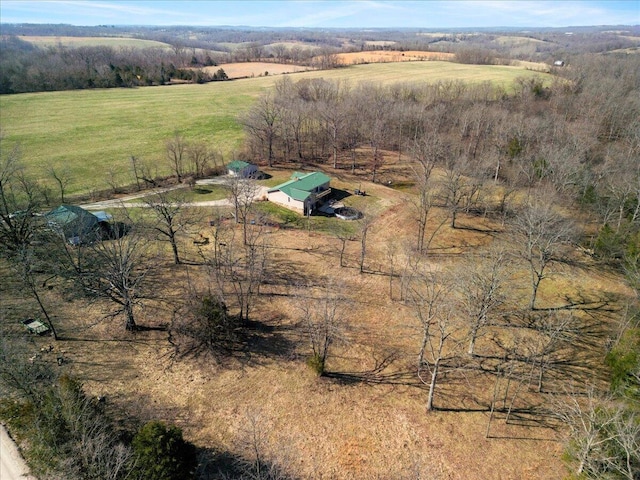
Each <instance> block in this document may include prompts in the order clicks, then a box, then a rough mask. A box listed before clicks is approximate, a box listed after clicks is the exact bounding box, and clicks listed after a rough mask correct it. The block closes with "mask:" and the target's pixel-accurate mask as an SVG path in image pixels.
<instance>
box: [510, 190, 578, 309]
mask: <svg viewBox="0 0 640 480" xmlns="http://www.w3.org/2000/svg"><path fill="white" fill-rule="evenodd" d="M535 195H536V196H535V197H533V198H529V199H528V201H527V203H526V204H525V205H524V207H523V208H522V210H521V211H520V213H519V214H518V215H517V216H516V217H515V219H514V220H513V231H514V234H515V237H516V238H515V243H516V245H517V248H518V252H519V255H520V256H521V257H522V258H523V259H524V260H525V261H526V262H527V264H528V265H529V270H530V273H531V290H532V291H531V300H530V302H529V307H530V308H531V309H532V310H535V308H536V298H537V296H538V289H539V288H540V283H541V282H542V280H544V279H545V278H548V277H549V275H550V274H551V272H550V270H549V267H550V266H551V264H552V263H553V262H554V261H557V260H559V259H560V256H561V254H562V253H563V249H564V248H565V247H566V246H567V245H568V244H569V243H570V241H571V240H572V239H573V237H574V232H575V228H574V225H573V222H571V220H570V219H568V218H566V217H564V216H562V215H561V214H560V213H559V212H558V210H557V207H556V204H554V203H553V198H554V197H553V195H552V194H551V193H546V194H545V193H542V192H541V193H536V194H535Z"/></svg>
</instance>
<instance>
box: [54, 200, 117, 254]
mask: <svg viewBox="0 0 640 480" xmlns="http://www.w3.org/2000/svg"><path fill="white" fill-rule="evenodd" d="M45 219H46V221H47V224H48V225H49V227H50V228H52V229H53V230H55V231H56V232H58V233H60V235H62V236H64V238H65V239H67V241H68V242H69V243H71V244H72V245H79V244H80V243H85V242H86V243H90V242H92V241H95V240H96V239H97V238H100V237H101V235H102V233H103V232H108V231H109V228H110V227H109V221H110V220H111V215H109V214H108V213H106V212H95V213H91V212H89V211H87V210H85V209H83V208H80V207H76V206H75V205H60V206H59V207H58V208H56V209H55V210H51V211H50V212H49V213H47V214H45Z"/></svg>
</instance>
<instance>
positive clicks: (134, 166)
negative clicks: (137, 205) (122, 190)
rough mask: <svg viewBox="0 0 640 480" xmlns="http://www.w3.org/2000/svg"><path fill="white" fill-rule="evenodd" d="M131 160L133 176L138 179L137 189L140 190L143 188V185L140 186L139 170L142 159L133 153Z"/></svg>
mask: <svg viewBox="0 0 640 480" xmlns="http://www.w3.org/2000/svg"><path fill="white" fill-rule="evenodd" d="M130 160H131V168H132V170H133V178H135V180H136V187H137V190H138V191H140V190H142V187H141V186H140V173H139V172H138V168H139V163H140V160H139V159H138V158H137V157H136V156H135V155H131V157H130Z"/></svg>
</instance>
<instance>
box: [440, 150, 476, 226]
mask: <svg viewBox="0 0 640 480" xmlns="http://www.w3.org/2000/svg"><path fill="white" fill-rule="evenodd" d="M465 169H466V166H465V165H464V162H460V164H459V165H453V166H451V167H450V168H449V169H447V171H446V176H445V179H444V182H443V184H442V189H443V197H444V201H445V204H446V206H447V209H448V210H449V217H450V218H451V228H458V226H457V225H456V220H457V218H458V214H459V213H460V212H464V211H467V212H468V211H469V209H470V208H471V207H472V206H473V205H474V204H475V203H476V201H477V196H478V192H479V189H480V184H479V183H478V182H477V181H475V180H474V179H472V178H470V177H467V176H465V175H464V173H463V171H464V170H465Z"/></svg>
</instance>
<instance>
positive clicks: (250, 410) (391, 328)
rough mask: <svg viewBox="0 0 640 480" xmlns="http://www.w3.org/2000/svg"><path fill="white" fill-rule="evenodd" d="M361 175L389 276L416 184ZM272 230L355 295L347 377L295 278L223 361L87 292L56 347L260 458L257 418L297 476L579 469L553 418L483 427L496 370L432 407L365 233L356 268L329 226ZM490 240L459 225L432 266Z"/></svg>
mask: <svg viewBox="0 0 640 480" xmlns="http://www.w3.org/2000/svg"><path fill="white" fill-rule="evenodd" d="M363 154H364V153H363ZM267 170H268V169H267ZM407 171H408V166H407V164H406V162H405V161H404V159H397V156H389V157H388V158H387V162H386V164H385V168H384V169H383V170H382V172H381V175H382V177H383V178H385V179H387V178H388V179H393V181H394V182H395V181H401V180H403V179H404V180H406V179H407V178H406V172H407ZM347 172H348V171H347V170H340V171H338V172H334V171H332V170H328V173H329V174H330V175H332V176H334V178H337V179H338V180H336V182H337V184H339V185H340V187H342V188H345V189H348V190H352V189H354V188H361V189H364V190H366V191H367V193H368V195H367V197H363V198H360V197H359V198H358V199H359V200H360V201H361V202H363V203H361V204H360V205H361V207H362V208H364V209H367V208H369V210H368V211H375V212H376V218H375V221H374V223H373V227H372V229H371V231H370V234H369V245H370V249H369V255H368V260H367V267H368V269H369V270H371V271H380V272H384V271H386V265H387V251H388V249H387V246H388V245H389V244H390V243H391V242H395V243H398V244H399V243H402V242H404V241H411V240H412V234H413V231H414V224H413V222H412V214H411V210H410V206H409V201H410V198H411V193H410V189H409V190H408V191H398V190H393V189H391V188H389V187H387V186H384V185H381V184H372V183H369V182H367V181H366V180H365V177H364V171H358V172H356V175H355V176H352V175H351V174H350V173H347ZM403 172H404V173H403ZM273 173H274V174H276V175H279V174H282V172H281V171H280V170H277V171H274V172H273ZM440 214H442V213H440ZM461 223H466V224H468V225H475V226H481V225H484V226H492V227H495V229H496V230H497V229H498V227H499V226H498V225H489V224H487V223H484V224H482V221H481V220H480V219H477V218H472V217H462V218H461ZM208 228H210V227H208V226H206V227H203V231H205V233H206V230H207V229H208ZM269 236H270V243H271V245H272V247H273V248H272V259H273V266H274V267H275V268H278V269H280V270H282V271H290V272H295V273H296V274H298V275H299V276H300V277H301V279H302V280H301V282H302V283H308V284H316V285H318V284H322V282H323V281H324V279H325V278H326V277H331V276H333V277H339V279H340V281H341V282H342V283H343V284H344V285H347V286H348V287H347V288H345V289H344V295H345V297H346V300H347V302H348V309H347V311H348V316H347V321H348V325H349V327H350V328H349V331H348V335H347V337H348V339H349V342H348V343H346V344H344V345H340V346H339V347H338V348H337V350H336V354H335V355H334V356H332V357H331V358H330V359H329V363H328V369H329V370H330V371H333V372H339V373H342V374H345V373H352V374H354V375H352V376H348V375H347V376H344V375H343V379H342V380H340V379H337V378H333V379H332V378H316V377H315V376H314V375H313V374H312V372H311V371H310V369H309V368H308V367H306V365H305V362H304V359H305V356H306V355H307V354H308V352H309V350H308V347H307V344H306V341H305V339H304V338H302V337H301V335H300V333H299V332H298V331H297V329H296V328H295V324H296V322H297V316H298V311H297V310H296V308H295V303H296V298H297V297H296V295H300V294H313V293H314V292H315V290H314V289H302V290H301V289H299V288H296V287H293V286H282V285H280V286H269V285H267V286H265V287H264V289H263V291H262V293H263V295H262V297H261V300H260V302H259V303H258V305H257V306H256V310H255V311H254V313H253V315H252V317H253V318H254V319H256V320H259V321H261V322H263V323H264V324H265V325H267V326H268V327H270V328H271V329H272V330H271V332H270V333H260V334H257V336H256V342H257V343H256V344H259V345H261V348H259V349H257V350H256V351H251V352H248V353H247V354H246V355H244V356H239V357H236V358H230V359H228V360H227V361H226V362H224V363H223V364H215V363H213V362H211V361H210V360H205V359H181V360H175V359H172V357H171V353H172V350H171V347H170V345H169V343H168V341H167V334H166V332H162V331H147V332H140V333H137V334H135V335H130V334H127V333H125V332H124V331H122V329H121V328H120V326H119V325H114V324H110V323H106V322H103V323H100V324H98V325H96V326H91V325H92V319H95V318H96V317H97V316H99V315H100V310H99V309H97V307H94V308H92V309H89V308H87V307H86V306H84V305H81V304H78V303H76V304H69V305H66V306H64V305H63V306H60V312H61V313H60V314H59V322H60V325H61V330H62V333H63V336H64V340H61V341H60V342H59V343H58V344H56V350H64V351H65V352H66V353H65V356H66V357H67V358H68V360H69V362H68V368H70V370H71V371H72V372H73V373H74V374H75V375H77V376H78V377H79V378H80V379H81V380H82V381H83V382H84V383H85V385H86V388H87V390H88V392H90V393H91V394H96V395H98V394H100V395H107V398H108V404H109V405H112V406H113V407H114V409H115V410H116V411H120V412H125V413H126V415H130V416H131V417H134V418H138V419H141V420H147V419H151V418H159V419H162V420H166V421H168V422H172V423H175V424H177V425H179V426H180V427H182V428H183V429H184V431H185V433H186V436H187V438H188V439H189V440H192V441H194V442H195V443H196V444H197V445H199V446H202V447H209V448H212V449H215V450H218V451H219V450H226V451H233V452H235V453H238V454H243V453H246V454H249V452H246V451H245V450H244V447H243V445H245V444H244V441H245V440H246V439H247V435H248V433H247V428H248V425H249V420H248V418H249V417H254V418H257V425H258V426H259V428H260V429H262V430H263V431H264V432H266V439H265V442H266V446H265V452H266V454H265V455H266V458H268V459H276V460H280V461H283V462H285V463H286V465H287V468H288V469H289V470H290V471H291V472H292V473H293V474H294V475H295V476H296V477H297V478H314V479H334V478H335V479H373V478H389V479H396V478H416V477H417V475H418V474H420V475H421V476H424V477H426V478H441V479H512V478H518V479H540V478H545V479H560V478H562V477H563V476H564V475H565V471H564V469H563V467H562V464H561V461H560V455H561V445H560V444H559V443H557V442H556V436H555V433H554V432H553V431H552V430H551V429H548V428H540V427H529V426H518V425H515V424H509V425H507V424H506V423H505V422H504V419H503V417H500V416H499V415H498V416H497V417H496V418H495V419H494V421H493V423H492V427H491V434H492V438H489V439H487V438H485V429H486V426H487V421H488V417H489V414H488V412H486V411H473V409H474V408H477V407H478V406H480V405H484V406H485V407H486V405H487V404H488V401H489V399H490V396H491V391H492V388H493V385H492V384H490V385H489V384H487V382H486V381H483V380H482V379H476V378H467V379H466V380H464V383H463V384H461V385H457V386H455V385H450V384H448V382H443V386H442V389H441V390H440V391H439V393H438V394H437V396H436V405H438V404H439V405H441V406H457V407H463V408H469V409H470V410H469V411H466V412H453V411H449V412H447V411H435V412H431V413H427V412H426V411H425V401H426V390H425V387H424V386H423V385H421V384H420V383H419V382H418V381H417V379H416V377H415V367H414V365H415V356H416V354H417V349H418V342H419V337H418V334H417V329H416V326H417V325H416V322H415V320H414V318H413V314H412V312H411V310H410V309H409V308H408V307H407V306H405V305H404V304H403V303H401V302H399V301H397V298H396V299H394V300H392V299H390V298H389V293H388V292H389V279H388V277H387V276H385V275H379V274H365V275H361V274H359V273H358V269H357V258H358V252H359V250H358V248H359V246H358V242H348V247H347V267H346V268H340V266H339V259H338V246H339V245H338V241H337V240H336V239H334V238H332V237H331V236H328V235H324V234H320V233H317V232H310V233H309V232H306V231H304V230H290V229H287V230H285V229H281V230H273V231H272V232H271V233H270V234H269ZM492 238H493V236H492V235H488V234H484V233H481V232H477V231H471V230H453V229H451V228H449V227H445V228H444V229H443V230H442V233H441V234H440V235H439V236H438V237H437V241H436V247H438V248H441V249H442V252H446V254H443V253H440V254H436V255H433V256H432V257H431V262H432V265H433V267H434V268H440V269H447V268H449V267H450V266H451V265H452V264H454V263H455V255H452V253H455V252H459V251H464V250H469V249H472V248H473V247H475V246H477V245H481V244H486V243H489V242H491V241H492ZM436 251H437V250H436ZM576 260H580V259H579V258H576ZM187 269H188V272H189V278H190V279H191V281H192V282H203V284H204V283H205V282H206V281H207V277H206V275H205V274H204V271H203V270H202V269H201V267H198V266H190V267H184V266H182V267H175V266H171V267H167V271H166V273H165V276H166V278H167V280H169V279H171V281H168V282H167V284H166V285H165V286H164V287H162V288H163V293H164V295H165V296H166V297H169V296H170V295H179V290H178V285H179V284H180V282H181V281H183V280H184V279H185V275H186V272H187ZM514 273H518V272H514ZM527 281H528V280H527V277H526V275H525V272H524V271H520V272H519V275H514V285H513V288H514V291H515V290H517V289H521V290H522V292H524V293H523V295H524V296H525V297H526V292H527V288H528V285H527ZM545 282H547V281H545ZM396 288H397V287H396ZM559 292H573V293H575V292H588V293H594V294H602V293H605V292H610V293H616V294H621V295H624V294H628V292H627V291H626V290H624V287H623V286H622V284H621V282H620V280H619V278H617V277H616V276H615V275H613V274H610V273H607V272H602V271H600V270H599V269H598V268H597V266H596V265H590V264H589V263H588V262H580V263H579V266H578V267H576V266H566V267H565V268H564V269H563V270H562V272H561V275H559V276H558V277H556V278H554V279H553V280H549V281H548V282H547V283H546V284H545V287H544V288H543V289H542V291H541V297H542V298H541V300H542V301H543V302H552V301H556V300H557V299H558V298H559V295H558V293H559ZM151 307H153V306H151ZM151 307H150V308H149V309H147V310H145V311H143V312H141V317H140V320H141V324H143V325H149V326H153V325H158V324H161V323H166V322H168V319H169V311H168V309H167V307H162V308H161V307H159V306H158V305H156V306H155V307H154V308H151ZM383 358H392V359H393V361H392V362H390V364H389V365H388V367H387V368H386V369H384V370H383V371H382V372H381V376H380V377H379V380H380V381H379V382H364V381H357V378H358V374H362V373H363V372H368V371H371V370H373V369H374V368H375V367H376V365H377V364H378V363H379V362H380V360H381V359H383Z"/></svg>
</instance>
